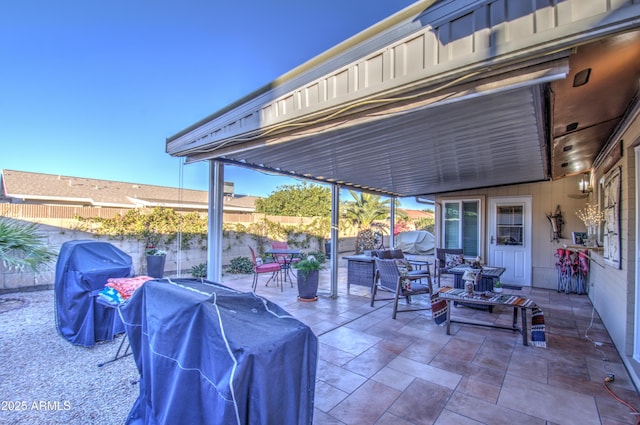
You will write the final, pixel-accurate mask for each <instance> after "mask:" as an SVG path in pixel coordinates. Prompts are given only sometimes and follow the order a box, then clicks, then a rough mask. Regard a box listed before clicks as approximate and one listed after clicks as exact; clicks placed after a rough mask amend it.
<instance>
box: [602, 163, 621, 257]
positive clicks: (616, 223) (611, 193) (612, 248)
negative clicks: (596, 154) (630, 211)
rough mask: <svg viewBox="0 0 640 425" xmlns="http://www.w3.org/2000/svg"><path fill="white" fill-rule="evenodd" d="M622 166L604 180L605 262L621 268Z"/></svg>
mask: <svg viewBox="0 0 640 425" xmlns="http://www.w3.org/2000/svg"><path fill="white" fill-rule="evenodd" d="M621 172H622V169H621V167H616V168H615V169H613V171H611V173H610V174H609V175H608V176H607V178H606V179H605V181H604V221H605V223H604V235H603V237H604V262H605V263H606V264H608V265H610V266H613V267H616V268H618V269H619V268H620V175H621Z"/></svg>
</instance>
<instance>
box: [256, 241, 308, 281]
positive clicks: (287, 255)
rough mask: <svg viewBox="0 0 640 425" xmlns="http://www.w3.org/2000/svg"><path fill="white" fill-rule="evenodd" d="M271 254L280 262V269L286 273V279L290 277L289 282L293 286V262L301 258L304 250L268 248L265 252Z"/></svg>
mask: <svg viewBox="0 0 640 425" xmlns="http://www.w3.org/2000/svg"><path fill="white" fill-rule="evenodd" d="M264 253H265V254H268V255H271V256H272V257H273V260H274V261H276V262H278V263H280V270H282V272H283V273H284V280H285V281H286V280H287V276H288V277H289V283H290V284H291V286H293V279H292V277H291V274H290V273H291V263H293V262H294V261H295V260H296V259H299V258H301V254H302V251H300V250H299V249H288V248H287V249H268V250H266V251H265V252H264Z"/></svg>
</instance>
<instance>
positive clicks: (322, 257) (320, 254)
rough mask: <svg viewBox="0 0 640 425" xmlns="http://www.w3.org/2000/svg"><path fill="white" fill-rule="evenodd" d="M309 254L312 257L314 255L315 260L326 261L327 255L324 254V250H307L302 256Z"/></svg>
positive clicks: (305, 256)
mask: <svg viewBox="0 0 640 425" xmlns="http://www.w3.org/2000/svg"><path fill="white" fill-rule="evenodd" d="M309 255H313V256H314V257H316V260H317V261H318V262H319V263H320V264H322V263H324V262H325V261H327V256H326V255H325V254H324V252H320V251H311V252H307V253H306V254H303V255H302V257H303V258H307V257H308V256H309Z"/></svg>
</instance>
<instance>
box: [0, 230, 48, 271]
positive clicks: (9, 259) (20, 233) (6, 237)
mask: <svg viewBox="0 0 640 425" xmlns="http://www.w3.org/2000/svg"><path fill="white" fill-rule="evenodd" d="M55 255H56V253H55V251H53V250H52V249H51V247H50V246H49V245H48V244H47V241H46V239H45V237H44V235H42V234H40V233H38V225H37V224H36V223H25V222H20V221H16V220H12V219H9V218H7V217H0V261H2V265H3V266H4V267H5V268H6V269H9V270H17V271H23V270H24V269H26V268H28V269H31V270H33V271H38V269H39V268H40V267H41V266H43V265H44V264H46V263H48V262H49V261H51V260H53V258H54V257H55Z"/></svg>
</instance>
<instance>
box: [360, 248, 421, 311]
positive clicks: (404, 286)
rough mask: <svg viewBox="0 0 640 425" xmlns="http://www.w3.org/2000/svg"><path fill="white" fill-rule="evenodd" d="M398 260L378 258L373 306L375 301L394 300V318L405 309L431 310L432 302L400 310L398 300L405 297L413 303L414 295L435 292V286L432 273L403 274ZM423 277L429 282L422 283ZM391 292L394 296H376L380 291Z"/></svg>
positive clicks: (372, 297) (372, 299) (372, 295)
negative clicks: (424, 305) (425, 305)
mask: <svg viewBox="0 0 640 425" xmlns="http://www.w3.org/2000/svg"><path fill="white" fill-rule="evenodd" d="M397 261H398V260H394V259H391V260H381V259H376V268H377V273H378V280H377V281H376V283H375V284H374V285H373V291H372V294H371V307H373V306H374V303H375V301H385V300H386V301H389V300H393V318H394V319H395V318H396V315H397V313H402V312H405V311H420V310H430V309H431V304H430V303H429V306H428V307H423V306H415V307H412V308H404V309H402V310H398V300H399V299H400V298H405V299H406V302H407V305H409V304H411V297H412V296H414V295H426V294H429V295H431V294H433V286H432V283H431V275H430V274H427V273H423V274H411V275H409V274H403V273H401V272H400V269H399V268H398V264H397ZM421 279H426V280H427V284H422V283H421ZM379 290H382V291H386V292H391V293H392V294H393V297H391V298H376V296H377V295H378V291H379Z"/></svg>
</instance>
